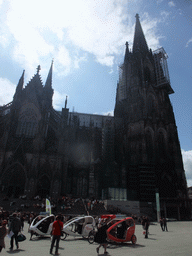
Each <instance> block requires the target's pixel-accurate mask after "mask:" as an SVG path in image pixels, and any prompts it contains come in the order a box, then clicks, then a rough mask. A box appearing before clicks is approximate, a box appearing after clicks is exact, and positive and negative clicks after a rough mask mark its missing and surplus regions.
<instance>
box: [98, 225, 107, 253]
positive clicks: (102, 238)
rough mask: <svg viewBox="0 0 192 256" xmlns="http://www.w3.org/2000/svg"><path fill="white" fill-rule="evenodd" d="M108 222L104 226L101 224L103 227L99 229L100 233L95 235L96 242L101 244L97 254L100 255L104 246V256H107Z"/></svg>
mask: <svg viewBox="0 0 192 256" xmlns="http://www.w3.org/2000/svg"><path fill="white" fill-rule="evenodd" d="M107 222H108V220H106V221H105V222H104V223H103V224H102V223H101V226H100V227H99V228H98V232H97V233H96V235H95V242H96V243H98V244H99V246H98V247H97V248H96V251H97V253H99V248H100V247H101V246H103V248H104V254H107V244H108V242H107V229H108V226H107Z"/></svg>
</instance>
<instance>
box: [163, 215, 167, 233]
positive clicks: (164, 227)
mask: <svg viewBox="0 0 192 256" xmlns="http://www.w3.org/2000/svg"><path fill="white" fill-rule="evenodd" d="M165 229H166V231H168V229H167V220H166V218H163V230H164V231H165Z"/></svg>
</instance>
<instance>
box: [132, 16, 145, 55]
mask: <svg viewBox="0 0 192 256" xmlns="http://www.w3.org/2000/svg"><path fill="white" fill-rule="evenodd" d="M135 17H136V25H135V35H134V42H133V53H135V52H143V53H144V52H148V51H149V49H148V46H147V42H146V40H145V36H144V33H143V30H142V27H141V23H140V20H139V14H136V16H135Z"/></svg>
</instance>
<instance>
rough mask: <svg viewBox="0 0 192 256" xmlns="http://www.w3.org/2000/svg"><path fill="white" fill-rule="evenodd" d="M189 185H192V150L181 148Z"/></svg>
mask: <svg viewBox="0 0 192 256" xmlns="http://www.w3.org/2000/svg"><path fill="white" fill-rule="evenodd" d="M181 152H182V156H183V163H184V170H185V174H186V179H187V184H188V186H189V187H190V186H192V150H188V151H185V150H181Z"/></svg>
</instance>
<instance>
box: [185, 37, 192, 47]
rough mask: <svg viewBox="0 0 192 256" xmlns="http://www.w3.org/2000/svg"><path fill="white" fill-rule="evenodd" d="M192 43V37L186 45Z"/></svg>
mask: <svg viewBox="0 0 192 256" xmlns="http://www.w3.org/2000/svg"><path fill="white" fill-rule="evenodd" d="M190 43H192V38H191V39H189V41H188V42H187V43H186V47H188V46H189V44H190Z"/></svg>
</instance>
